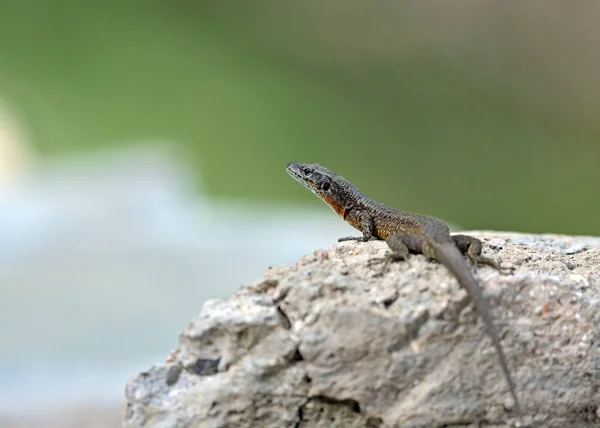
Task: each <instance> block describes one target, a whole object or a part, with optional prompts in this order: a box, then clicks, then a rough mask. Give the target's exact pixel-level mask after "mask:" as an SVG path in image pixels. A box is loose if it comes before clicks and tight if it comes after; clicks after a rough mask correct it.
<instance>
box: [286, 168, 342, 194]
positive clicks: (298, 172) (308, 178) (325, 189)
mask: <svg viewBox="0 0 600 428" xmlns="http://www.w3.org/2000/svg"><path fill="white" fill-rule="evenodd" d="M286 169H287V172H288V174H289V175H291V176H292V178H293V179H295V180H296V181H298V182H299V183H300V184H302V185H303V186H304V187H306V188H307V189H308V190H310V191H311V192H313V193H314V194H315V195H317V196H318V197H319V198H321V199H325V198H326V196H327V195H328V194H329V193H330V192H332V189H331V187H332V186H333V185H334V181H335V180H334V176H335V174H334V173H333V172H331V171H329V170H328V169H327V168H325V167H324V166H322V165H319V164H318V163H297V162H290V163H288V165H287V168H286Z"/></svg>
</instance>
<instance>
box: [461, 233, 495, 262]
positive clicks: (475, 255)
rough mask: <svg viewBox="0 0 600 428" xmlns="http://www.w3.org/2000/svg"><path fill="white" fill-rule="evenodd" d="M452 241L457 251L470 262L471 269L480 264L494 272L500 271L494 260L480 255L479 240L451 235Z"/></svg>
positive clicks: (480, 246) (466, 236)
mask: <svg viewBox="0 0 600 428" xmlns="http://www.w3.org/2000/svg"><path fill="white" fill-rule="evenodd" d="M452 241H453V242H454V245H456V247H457V248H458V249H459V251H460V252H461V253H463V254H464V255H466V256H467V257H468V258H469V260H471V263H472V264H473V267H476V266H477V265H478V264H480V265H487V266H491V267H493V268H494V269H496V270H501V268H500V265H499V264H498V262H497V261H496V260H494V259H491V258H489V257H485V256H482V255H481V250H482V247H483V245H482V243H481V241H480V240H479V239H477V238H475V237H473V236H468V235H452Z"/></svg>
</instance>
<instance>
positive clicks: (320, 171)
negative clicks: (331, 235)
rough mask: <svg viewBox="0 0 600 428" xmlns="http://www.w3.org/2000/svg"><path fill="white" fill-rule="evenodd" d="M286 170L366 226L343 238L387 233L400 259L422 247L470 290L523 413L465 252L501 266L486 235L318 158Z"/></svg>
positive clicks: (341, 212)
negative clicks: (402, 206)
mask: <svg viewBox="0 0 600 428" xmlns="http://www.w3.org/2000/svg"><path fill="white" fill-rule="evenodd" d="M287 172H288V173H289V174H290V175H291V176H292V177H293V178H294V179H295V180H297V181H298V182H299V183H300V184H302V185H303V186H304V187H306V188H307V189H308V190H310V191H311V192H313V193H314V194H315V195H317V196H318V197H319V198H320V199H322V200H323V201H324V202H325V203H326V204H327V205H329V206H330V207H331V208H333V210H334V211H335V212H336V213H338V214H339V215H340V216H341V217H342V218H343V219H344V220H346V222H348V223H349V224H350V225H351V226H353V227H354V228H355V229H357V230H359V231H361V232H362V236H361V237H345V238H340V239H339V241H348V240H357V241H361V242H366V241H368V240H369V239H383V240H385V241H386V242H387V244H388V246H389V247H390V249H391V250H392V257H393V258H395V259H407V258H408V254H409V253H421V254H424V255H425V256H426V257H428V258H430V259H435V260H438V261H440V262H441V263H442V264H443V265H444V266H446V268H447V269H448V270H449V271H450V272H451V273H452V274H453V275H454V277H455V278H456V279H457V280H458V282H459V283H460V284H461V285H462V286H463V287H464V288H465V289H466V290H467V292H468V293H469V295H470V296H471V300H473V303H474V304H475V308H476V309H477V312H478V313H479V315H480V316H481V317H482V318H483V322H484V324H485V327H486V330H487V333H488V334H489V336H490V337H491V339H492V343H493V345H494V348H495V349H496V352H497V353H498V357H499V359H500V366H501V367H502V371H503V373H504V377H505V378H506V382H507V383H508V387H509V388H510V393H511V395H512V398H513V400H514V402H515V407H516V410H517V412H518V413H520V412H521V410H520V405H519V400H518V398H517V394H516V391H515V385H514V382H513V380H512V377H511V376H510V372H509V370H508V365H507V364H506V356H505V355H504V350H503V349H502V345H501V344H500V339H499V338H498V333H497V331H496V328H495V327H494V323H493V320H492V316H491V312H490V307H489V304H488V302H487V300H486V299H485V297H484V296H483V293H482V291H481V288H480V287H479V284H478V283H477V281H476V280H475V278H474V277H473V275H472V274H471V271H470V269H469V267H468V266H467V263H466V262H465V259H464V257H463V254H466V255H467V256H468V257H469V259H470V260H471V261H472V262H473V264H474V265H476V264H477V263H483V264H488V265H492V266H494V267H495V268H498V265H497V264H496V263H495V262H494V261H492V260H490V259H487V258H485V257H482V256H481V247H482V245H481V241H480V240H478V239H477V238H474V237H472V236H466V235H453V236H451V235H450V229H449V228H448V225H446V223H444V222H442V221H441V220H438V219H436V218H433V217H427V216H423V215H419V214H411V213H407V212H404V211H399V210H397V209H394V208H391V207H388V206H387V205H384V204H382V203H381V202H377V201H375V200H373V199H371V198H369V197H368V196H366V195H365V194H364V193H362V192H361V191H360V190H358V189H357V188H356V187H354V186H353V185H352V184H351V183H350V182H349V181H348V180H346V179H345V178H344V177H342V176H340V175H337V174H335V173H334V172H332V171H330V170H328V169H327V168H325V167H323V166H321V165H319V164H303V163H296V162H290V163H289V164H288V165H287Z"/></svg>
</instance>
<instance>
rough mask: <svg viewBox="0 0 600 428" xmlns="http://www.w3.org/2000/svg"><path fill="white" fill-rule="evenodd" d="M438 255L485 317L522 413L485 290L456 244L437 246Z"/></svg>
mask: <svg viewBox="0 0 600 428" xmlns="http://www.w3.org/2000/svg"><path fill="white" fill-rule="evenodd" d="M436 256H437V259H438V260H439V261H440V262H442V264H443V265H444V266H446V268H447V269H448V270H449V271H450V272H451V273H452V274H453V275H454V276H455V277H456V279H457V280H458V282H459V283H460V284H461V285H462V286H463V287H464V288H465V289H466V290H467V292H468V293H469V295H470V296H471V300H473V303H474V304H475V308H476V309H477V312H479V315H480V316H481V317H482V318H483V323H484V324H485V328H486V330H487V333H488V334H489V335H490V337H491V338H492V343H493V345H494V348H496V352H497V353H498V357H499V358H500V365H501V366H502V371H503V372H504V377H505V378H506V382H507V383H508V387H509V388H510V393H511V395H512V398H513V400H514V402H515V407H516V410H517V412H518V413H519V414H520V413H521V407H520V405H519V399H518V398H517V393H516V390H515V384H514V382H513V380H512V377H511V376H510V372H509V370H508V366H507V364H506V356H505V355H504V350H503V349H502V345H501V344H500V339H499V338H498V332H497V330H496V327H495V326H494V321H493V319H492V315H491V312H490V306H489V304H488V301H487V299H486V298H485V297H484V296H483V292H482V291H481V288H480V286H479V284H478V283H477V281H476V280H475V278H474V277H473V275H472V274H471V270H470V269H469V267H468V265H467V263H466V262H465V259H464V256H463V255H462V254H461V253H460V251H458V248H456V246H454V245H453V244H451V243H444V244H439V245H438V246H437V248H436Z"/></svg>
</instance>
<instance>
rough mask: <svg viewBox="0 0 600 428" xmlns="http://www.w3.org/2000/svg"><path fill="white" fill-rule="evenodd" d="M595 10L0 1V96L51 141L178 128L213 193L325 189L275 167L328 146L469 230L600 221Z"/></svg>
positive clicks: (338, 160) (275, 197) (332, 159)
mask: <svg viewBox="0 0 600 428" xmlns="http://www.w3.org/2000/svg"><path fill="white" fill-rule="evenodd" d="M598 12H600V4H595V3H586V7H585V8H577V7H575V6H574V5H573V4H572V3H570V2H565V3H547V2H540V1H531V2H516V1H507V2H481V1H475V0H472V1H464V0H461V1H455V2H427V1H424V2H412V3H406V2H391V1H390V2H384V1H381V2H357V1H348V2H342V1H337V2H307V1H302V2H300V1H289V2H281V1H262V2H192V1H170V2H166V1H158V0H144V1H139V0H130V1H121V0H120V1H115V0H107V1H103V2H76V1H68V0H63V1H60V0H48V1H37V2H36V1H20V2H19V1H14V0H13V1H9V0H0V97H1V98H3V99H4V100H5V101H7V102H8V103H9V104H10V105H11V106H12V108H13V109H14V111H15V112H16V113H17V114H18V115H19V119H20V121H21V122H22V123H23V124H24V125H25V126H26V128H27V129H28V131H29V133H30V136H31V142H32V145H33V146H34V149H35V150H36V151H38V152H39V153H40V154H41V155H42V156H53V155H56V154H61V153H65V152H69V151H75V150H77V151H79V150H82V149H87V148H98V147H101V146H102V147H103V146H106V145H109V144H127V141H139V140H144V139H164V140H167V141H173V142H174V143H176V144H177V147H178V148H177V150H179V151H180V154H181V155H182V157H184V158H185V159H186V160H187V161H188V162H190V163H191V164H192V166H193V167H194V170H195V171H197V174H198V179H199V182H200V181H201V182H202V183H203V185H204V186H205V187H206V189H207V190H208V191H209V193H210V195H211V196H213V197H215V198H218V197H239V198H244V199H248V200H252V201H258V202H260V201H266V200H270V201H281V202H282V203H283V202H284V201H292V200H297V201H302V203H306V204H314V205H317V204H321V202H319V201H317V200H316V198H314V197H313V196H311V195H310V194H309V193H308V192H305V191H304V190H302V189H301V188H300V187H298V185H297V184H296V183H294V182H293V181H292V180H291V179H289V178H288V177H287V175H286V174H285V171H284V167H285V164H286V163H287V162H288V161H292V160H296V161H306V162H319V163H322V164H324V165H326V166H328V167H329V168H331V169H333V170H334V171H336V172H338V173H340V174H342V175H344V176H346V177H347V178H349V179H350V180H351V181H353V182H354V183H355V184H356V185H357V186H358V187H359V188H360V189H361V190H363V191H364V192H365V193H367V194H369V195H371V196H372V197H374V198H375V199H378V200H381V201H383V202H385V203H388V204H390V205H392V206H395V207H397V208H401V209H405V210H409V211H416V212H421V213H425V214H430V215H434V216H437V217H441V218H444V219H446V220H448V221H451V222H453V223H455V224H458V225H460V226H461V227H463V228H467V229H501V230H518V231H528V232H562V233H573V234H595V235H598V234H600V223H599V222H598V221H597V218H598V212H599V210H600V200H599V198H598V186H599V183H600V168H598V164H599V162H600V144H599V137H600V122H599V121H598V118H599V114H600V96H599V95H600V85H599V83H600V78H599V77H598V76H600V50H598V49H597V46H598V42H599V41H600V30H599V29H598V28H599V27H598V25H597V22H598V17H599V14H598ZM323 209H324V210H325V207H323Z"/></svg>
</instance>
